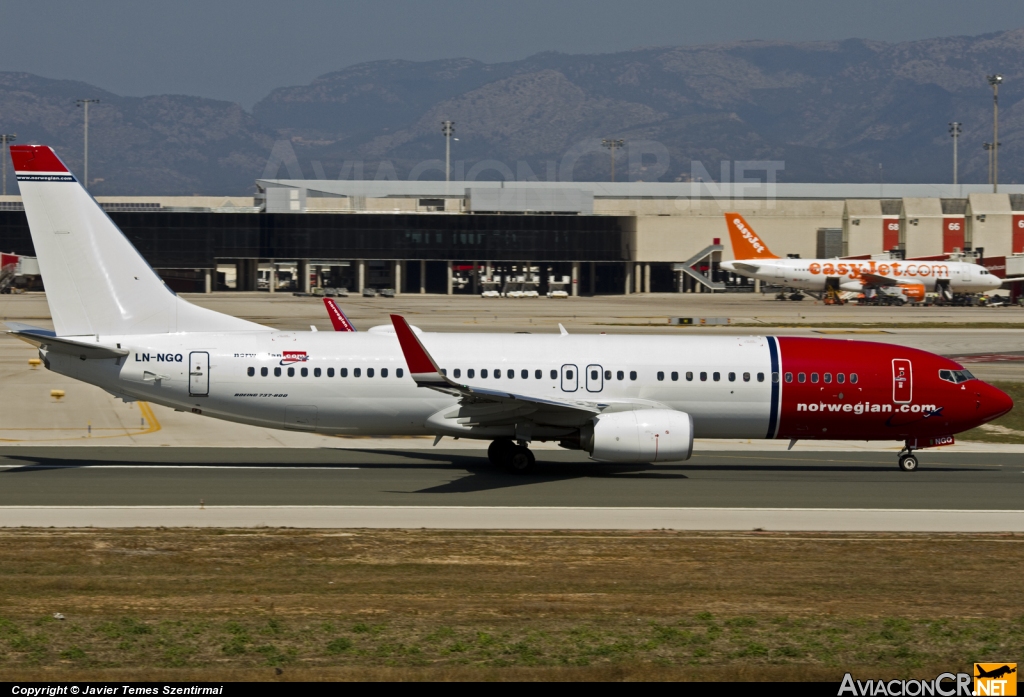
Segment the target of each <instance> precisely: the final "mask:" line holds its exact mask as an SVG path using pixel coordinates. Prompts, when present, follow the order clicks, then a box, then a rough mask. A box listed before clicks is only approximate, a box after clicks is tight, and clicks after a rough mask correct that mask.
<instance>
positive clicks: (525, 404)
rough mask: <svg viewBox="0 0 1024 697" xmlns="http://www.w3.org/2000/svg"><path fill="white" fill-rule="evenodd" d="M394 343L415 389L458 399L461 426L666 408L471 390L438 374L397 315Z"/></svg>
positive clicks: (567, 422)
mask: <svg viewBox="0 0 1024 697" xmlns="http://www.w3.org/2000/svg"><path fill="white" fill-rule="evenodd" d="M391 322H392V323H393V324H394V326H395V333H396V334H397V336H398V342H399V344H401V346H402V353H403V354H404V356H405V362H406V363H407V364H408V366H409V373H410V375H411V376H412V379H413V380H414V381H415V382H416V385H417V386H419V387H427V388H429V389H432V390H437V391H438V392H444V393H446V394H450V395H453V396H456V397H459V398H460V399H459V403H460V409H459V412H458V413H457V414H453V415H452V417H453V418H458V419H459V421H460V423H463V424H465V425H483V424H486V425H496V424H500V423H514V421H515V420H517V419H522V418H524V417H528V418H529V419H530V420H531V421H539V422H542V423H557V424H558V425H564V426H576V425H581V424H584V423H586V422H588V421H590V420H591V419H592V418H594V416H595V415H597V414H602V413H607V412H614V411H631V410H634V409H667V408H669V407H666V406H665V405H664V404H661V403H660V402H654V401H650V400H643V399H614V400H607V401H589V400H579V399H569V398H547V399H545V398H543V397H533V396H530V395H522V394H517V393H515V392H506V391H504V390H494V389H490V388H483V387H472V386H469V385H464V384H461V383H459V382H456V381H455V380H452V379H451V378H449V377H448V376H447V375H445V374H444V373H442V372H441V369H440V368H439V367H438V366H437V363H435V362H434V359H433V357H431V355H430V354H429V353H428V352H427V349H426V348H425V347H424V346H423V343H422V342H421V341H420V339H419V337H418V336H416V334H415V333H413V331H412V329H411V328H410V327H409V323H408V322H406V321H405V318H404V317H402V316H401V315H391Z"/></svg>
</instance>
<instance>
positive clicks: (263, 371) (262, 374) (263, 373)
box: [260, 368, 269, 378]
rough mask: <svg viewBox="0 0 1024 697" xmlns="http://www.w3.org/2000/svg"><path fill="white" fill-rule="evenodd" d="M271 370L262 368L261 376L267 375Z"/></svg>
mask: <svg viewBox="0 0 1024 697" xmlns="http://www.w3.org/2000/svg"><path fill="white" fill-rule="evenodd" d="M268 372H269V371H268V370H267V369H266V368H260V377H264V378H265V377H267V373H268Z"/></svg>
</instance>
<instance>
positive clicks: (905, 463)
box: [900, 445, 917, 472]
mask: <svg viewBox="0 0 1024 697" xmlns="http://www.w3.org/2000/svg"><path fill="white" fill-rule="evenodd" d="M900 469H901V470H903V471H904V472H913V471H915V470H917V456H915V455H914V451H913V450H912V449H911V447H910V445H904V446H903V450H901V451H900Z"/></svg>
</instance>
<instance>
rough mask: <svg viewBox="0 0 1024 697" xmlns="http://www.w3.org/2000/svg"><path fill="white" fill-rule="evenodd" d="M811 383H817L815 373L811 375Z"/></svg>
mask: <svg viewBox="0 0 1024 697" xmlns="http://www.w3.org/2000/svg"><path fill="white" fill-rule="evenodd" d="M811 382H814V383H816V382H818V374H817V373H811Z"/></svg>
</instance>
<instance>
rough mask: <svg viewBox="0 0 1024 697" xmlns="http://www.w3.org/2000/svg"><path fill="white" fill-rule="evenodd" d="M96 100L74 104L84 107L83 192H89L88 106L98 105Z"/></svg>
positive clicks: (77, 101)
mask: <svg viewBox="0 0 1024 697" xmlns="http://www.w3.org/2000/svg"><path fill="white" fill-rule="evenodd" d="M99 103H100V100H98V99H76V100H75V104H76V105H77V106H80V107H85V167H84V169H85V177H84V178H83V180H82V186H84V187H85V190H86V191H88V190H89V105H90V104H99Z"/></svg>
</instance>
